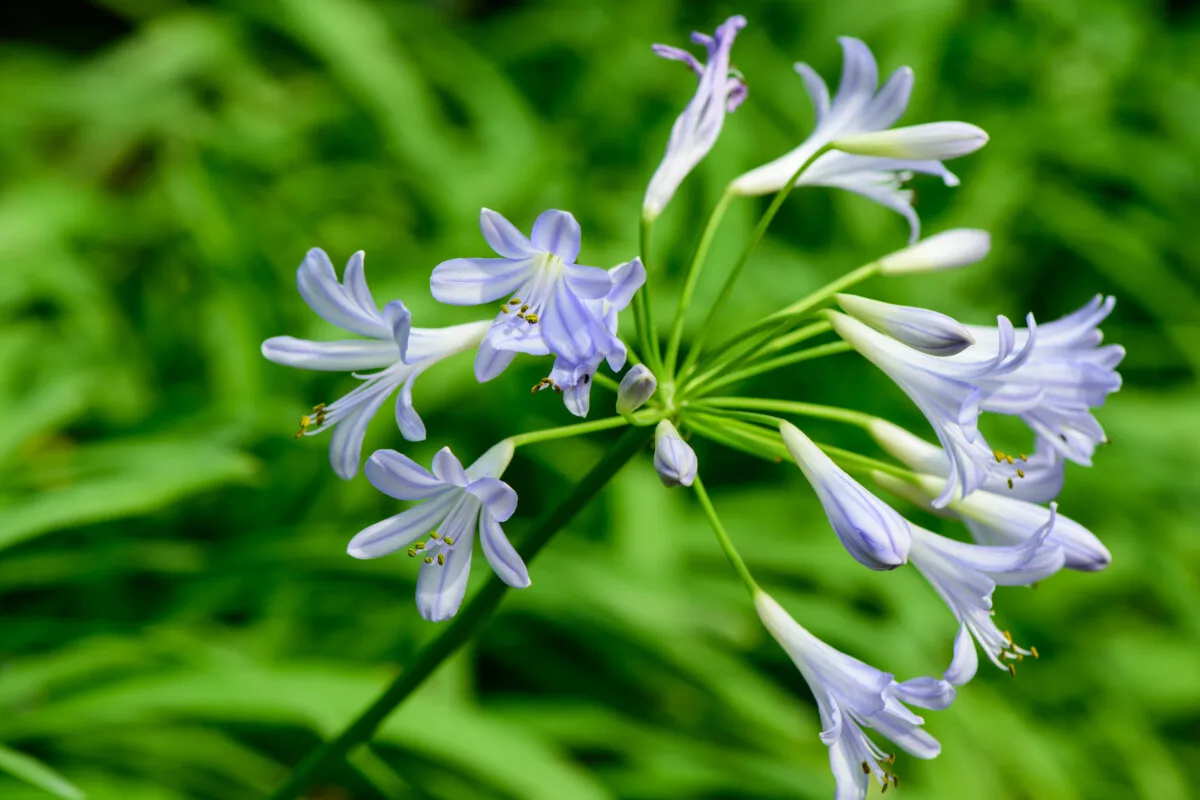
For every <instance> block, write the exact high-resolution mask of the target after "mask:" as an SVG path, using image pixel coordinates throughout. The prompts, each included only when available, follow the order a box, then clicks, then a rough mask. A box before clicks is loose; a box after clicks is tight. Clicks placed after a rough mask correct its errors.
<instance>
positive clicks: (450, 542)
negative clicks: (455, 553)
mask: <svg viewBox="0 0 1200 800" xmlns="http://www.w3.org/2000/svg"><path fill="white" fill-rule="evenodd" d="M446 544H448V545H453V544H454V540H453V539H451V538H450V537H449V536H447V537H446Z"/></svg>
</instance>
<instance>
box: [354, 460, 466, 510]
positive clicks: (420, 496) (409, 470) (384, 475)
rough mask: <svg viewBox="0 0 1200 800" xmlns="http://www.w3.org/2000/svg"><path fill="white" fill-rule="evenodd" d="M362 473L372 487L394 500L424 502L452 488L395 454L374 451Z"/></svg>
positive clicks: (419, 466) (415, 463) (412, 462)
mask: <svg viewBox="0 0 1200 800" xmlns="http://www.w3.org/2000/svg"><path fill="white" fill-rule="evenodd" d="M363 472H364V473H365V474H366V476H367V480H368V481H370V482H371V485H372V486H374V487H375V488H376V489H378V490H379V491H381V492H383V493H384V494H386V495H387V496H388V497H394V498H396V499H397V500H426V499H428V498H430V497H433V496H434V495H435V494H437V493H438V492H442V491H445V490H446V489H448V488H451V487H449V486H447V484H446V482H445V481H443V480H442V479H441V478H439V477H437V476H436V475H434V474H433V473H432V472H430V471H429V470H427V469H425V468H424V467H422V466H421V465H420V464H418V463H417V462H415V461H413V460H412V459H411V458H409V457H408V456H406V455H404V454H403V453H397V452H396V451H395V450H376V451H375V452H374V453H372V454H371V457H370V458H368V459H367V465H366V467H364V468H363Z"/></svg>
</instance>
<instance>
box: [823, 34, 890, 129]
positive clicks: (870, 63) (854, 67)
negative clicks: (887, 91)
mask: <svg viewBox="0 0 1200 800" xmlns="http://www.w3.org/2000/svg"><path fill="white" fill-rule="evenodd" d="M838 42H839V43H840V44H841V45H842V53H843V58H842V79H841V81H840V82H839V83H838V88H837V94H836V95H834V99H833V109H834V111H835V112H837V111H839V110H841V109H842V108H844V107H848V106H855V107H858V108H861V107H862V105H863V104H864V103H866V102H867V101H869V100H870V99H871V98H872V97H874V95H875V88H876V87H877V86H878V85H879V68H878V67H877V66H876V65H875V56H874V55H872V54H871V48H869V47H867V46H866V44H864V43H863V42H862V40H861V39H855V38H853V37H851V36H839V37H838Z"/></svg>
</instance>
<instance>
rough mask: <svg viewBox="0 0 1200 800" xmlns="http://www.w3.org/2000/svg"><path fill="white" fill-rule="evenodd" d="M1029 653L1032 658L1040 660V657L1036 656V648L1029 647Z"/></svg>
mask: <svg viewBox="0 0 1200 800" xmlns="http://www.w3.org/2000/svg"><path fill="white" fill-rule="evenodd" d="M1029 652H1030V653H1031V654H1032V655H1033V657H1034V658H1041V656H1039V655H1038V651H1037V648H1036V647H1034V646H1033V645H1029Z"/></svg>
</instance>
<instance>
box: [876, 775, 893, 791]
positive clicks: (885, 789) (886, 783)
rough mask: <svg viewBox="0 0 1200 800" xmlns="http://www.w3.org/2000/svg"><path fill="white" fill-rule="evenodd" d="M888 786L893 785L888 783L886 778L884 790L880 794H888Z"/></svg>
mask: <svg viewBox="0 0 1200 800" xmlns="http://www.w3.org/2000/svg"><path fill="white" fill-rule="evenodd" d="M888 786H891V784H890V783H888V782H887V778H884V779H883V788H882V789H880V790H879V793H880V794H887V790H888Z"/></svg>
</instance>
